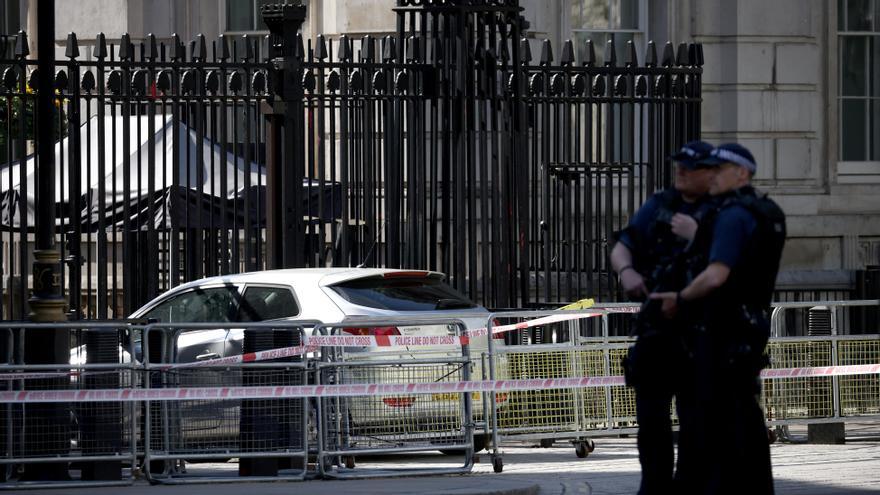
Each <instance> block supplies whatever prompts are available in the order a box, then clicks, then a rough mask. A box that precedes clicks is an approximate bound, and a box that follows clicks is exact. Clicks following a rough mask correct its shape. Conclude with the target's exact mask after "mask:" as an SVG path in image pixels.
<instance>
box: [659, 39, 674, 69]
mask: <svg viewBox="0 0 880 495" xmlns="http://www.w3.org/2000/svg"><path fill="white" fill-rule="evenodd" d="M661 63H662V64H663V67H672V66H673V65H675V48H673V47H672V42H671V41H667V42H666V45H664V46H663V62H661Z"/></svg>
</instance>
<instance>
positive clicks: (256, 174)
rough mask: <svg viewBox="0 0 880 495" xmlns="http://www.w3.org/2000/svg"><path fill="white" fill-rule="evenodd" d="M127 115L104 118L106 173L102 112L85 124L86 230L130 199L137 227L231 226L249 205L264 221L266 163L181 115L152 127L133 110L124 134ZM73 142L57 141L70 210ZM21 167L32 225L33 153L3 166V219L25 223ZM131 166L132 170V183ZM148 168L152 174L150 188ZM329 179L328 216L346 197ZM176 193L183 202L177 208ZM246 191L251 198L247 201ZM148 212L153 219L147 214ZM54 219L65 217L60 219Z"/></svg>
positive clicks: (118, 218) (113, 217)
mask: <svg viewBox="0 0 880 495" xmlns="http://www.w3.org/2000/svg"><path fill="white" fill-rule="evenodd" d="M124 119H125V117H119V116H117V117H105V120H104V126H103V130H104V143H103V144H104V148H103V153H104V173H103V174H101V173H99V156H100V153H101V148H100V147H99V146H98V137H99V134H100V133H99V129H100V127H99V125H98V124H99V121H98V117H96V116H95V117H92V118H90V119H89V120H88V121H87V122H86V123H85V124H83V125H82V126H80V129H79V137H80V150H81V151H80V174H79V180H80V187H79V193H80V207H81V213H80V215H79V217H80V219H81V222H82V223H83V225H84V226H86V228H87V229H94V228H95V226H96V225H97V221H98V220H97V219H98V218H99V217H100V216H101V215H103V216H104V218H105V225H107V226H111V225H119V224H120V223H122V222H124V217H123V216H122V212H123V211H124V205H125V204H126V203H127V204H128V205H129V225H132V226H134V227H133V228H140V227H144V226H146V225H147V224H148V223H150V222H152V223H153V224H154V226H155V227H157V228H160V227H168V226H170V225H171V219H172V218H176V219H177V220H178V225H186V226H189V227H198V226H207V225H208V224H209V223H210V224H211V225H214V226H220V225H231V224H232V221H231V219H232V218H233V217H235V216H239V217H240V216H241V215H243V214H245V211H248V213H247V214H249V215H250V218H251V220H252V222H253V223H254V224H255V225H259V224H262V223H263V222H264V221H265V206H264V205H263V204H262V201H257V198H258V195H259V194H262V195H265V185H266V170H265V167H262V166H260V165H259V164H257V163H254V162H250V163H245V161H244V160H243V159H242V158H241V157H236V156H235V155H234V154H232V153H231V152H230V153H227V152H224V150H223V147H222V146H220V145H219V144H217V143H212V142H211V141H210V140H209V139H206V138H203V139H201V140H199V138H198V134H197V133H196V131H195V130H193V129H192V128H190V127H187V126H186V125H185V124H184V123H182V122H177V123H176V124H175V122H174V121H173V119H172V118H171V117H170V116H156V117H155V119H154V121H153V124H154V129H155V132H154V133H152V134H151V133H150V128H149V117H145V116H144V117H129V133H128V134H127V135H124V134H123V124H124ZM175 133H177V138H178V140H179V143H180V148H179V154H178V163H179V170H178V173H177V176H176V177H175V176H174V168H173V166H174V146H173V143H174V135H175ZM151 137H152V142H151V139H150V138H151ZM126 139H127V143H126ZM126 144H127V146H126ZM151 145H152V146H153V149H154V152H155V161H154V162H153V163H154V165H153V166H150V162H149V160H148V156H149V155H148V153H149V147H150V146H151ZM70 146H71V139H70V136H68V137H65V138H64V139H63V140H61V141H60V142H58V143H56V144H55V169H56V173H55V180H56V182H55V203H56V208H57V209H59V210H60V211H69V208H71V207H72V202H71V191H70V178H71V175H70V171H71V167H70V163H69V162H70V158H69V157H70ZM199 147H201V153H202V157H201V158H202V159H201V162H200V161H199V155H198V153H199V151H200V150H199ZM126 158H127V160H128V163H126ZM22 167H24V172H25V178H24V182H25V185H26V193H25V194H24V197H25V198H26V201H24V206H25V212H26V221H27V226H28V227H29V228H32V227H33V226H34V220H35V217H36V215H35V205H36V202H35V190H36V180H35V179H36V177H35V175H36V157H35V156H33V155H30V156H28V157H27V158H26V159H25V160H24V162H23V163H22V162H21V161H16V162H12V163H10V164H4V165H2V166H0V198H2V201H0V225H3V226H10V225H11V226H13V227H18V226H19V225H20V224H21V220H20V217H21V215H20V211H19V209H20V205H21V202H22V191H21V182H22V178H21V172H22ZM126 167H127V168H128V171H129V179H128V183H127V184H126V180H125V179H126V178H125V169H126ZM151 175H152V176H153V181H154V182H153V184H152V189H151V187H150V186H151V184H150V176H151ZM224 179H225V180H224ZM248 179H249V183H248V182H247V180H248ZM102 183H103V185H104V194H103V198H104V211H103V212H101V211H100V201H99V199H100V197H99V191H100V189H99V186H100V185H101V184H102ZM329 185H330V184H325V187H324V188H323V190H324V194H325V205H327V206H328V207H329V208H325V209H324V211H323V214H320V213H319V212H317V211H316V212H315V213H316V214H315V215H313V216H314V217H320V218H328V219H329V218H333V217H335V216H337V215H338V212H339V207H338V205H339V203H340V202H341V192H340V191H339V184H333V187H328V186H329ZM303 186H304V188H307V191H308V194H306V195H305V196H304V202H307V203H308V202H309V198H311V204H317V196H318V195H319V194H320V192H319V191H320V190H321V189H320V188H319V183H318V181H316V180H311V181H310V180H308V179H306V181H304V184H303ZM246 189H249V191H246ZM334 191H335V193H334ZM175 198H176V199H177V201H178V203H177V205H178V207H177V208H176V209H172V207H171V205H172V203H173V200H174V199H175ZM245 198H247V199H248V200H249V201H247V202H245V201H244V199H245ZM150 205H152V209H151V208H150ZM330 205H333V206H330ZM150 211H151V212H152V218H149V217H150V215H149V212H150ZM57 222H59V223H60V222H61V219H58V220H57ZM238 225H241V222H239V223H238Z"/></svg>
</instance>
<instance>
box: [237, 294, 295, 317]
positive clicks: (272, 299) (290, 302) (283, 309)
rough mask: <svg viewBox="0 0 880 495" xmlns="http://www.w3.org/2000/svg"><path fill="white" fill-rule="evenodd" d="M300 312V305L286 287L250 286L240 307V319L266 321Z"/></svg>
mask: <svg viewBox="0 0 880 495" xmlns="http://www.w3.org/2000/svg"><path fill="white" fill-rule="evenodd" d="M298 314H299V305H298V304H297V303H296V298H294V297H293V293H292V292H291V291H290V289H288V288H285V287H248V288H247V289H246V290H245V291H244V297H243V298H242V301H241V304H240V305H239V309H238V321H265V320H277V319H279V318H290V317H292V316H296V315H298Z"/></svg>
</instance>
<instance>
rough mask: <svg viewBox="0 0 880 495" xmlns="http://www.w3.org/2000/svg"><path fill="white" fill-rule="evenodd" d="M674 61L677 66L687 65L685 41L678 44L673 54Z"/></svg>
mask: <svg viewBox="0 0 880 495" xmlns="http://www.w3.org/2000/svg"><path fill="white" fill-rule="evenodd" d="M675 63H676V65H679V66H682V67H683V66H685V65H688V46H687V43H679V44H678V52H677V53H676V56H675Z"/></svg>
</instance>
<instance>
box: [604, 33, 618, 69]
mask: <svg viewBox="0 0 880 495" xmlns="http://www.w3.org/2000/svg"><path fill="white" fill-rule="evenodd" d="M605 66H606V67H617V49H616V48H615V47H614V38H609V39H608V42H607V43H605Z"/></svg>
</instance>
